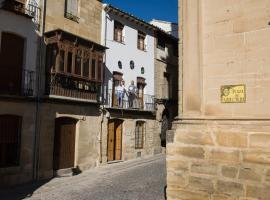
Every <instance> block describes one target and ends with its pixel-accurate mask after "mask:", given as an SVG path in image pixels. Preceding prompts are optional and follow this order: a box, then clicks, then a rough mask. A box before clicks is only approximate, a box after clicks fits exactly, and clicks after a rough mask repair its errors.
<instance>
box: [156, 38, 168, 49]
mask: <svg viewBox="0 0 270 200" xmlns="http://www.w3.org/2000/svg"><path fill="white" fill-rule="evenodd" d="M165 46H166V43H165V40H164V39H163V38H162V37H159V38H158V39H157V48H159V49H161V50H165Z"/></svg>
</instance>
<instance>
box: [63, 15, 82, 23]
mask: <svg viewBox="0 0 270 200" xmlns="http://www.w3.org/2000/svg"><path fill="white" fill-rule="evenodd" d="M65 18H66V19H69V20H71V21H74V22H77V23H79V20H80V18H79V17H77V16H75V15H72V14H70V13H65Z"/></svg>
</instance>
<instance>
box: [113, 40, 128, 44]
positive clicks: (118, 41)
mask: <svg viewBox="0 0 270 200" xmlns="http://www.w3.org/2000/svg"><path fill="white" fill-rule="evenodd" d="M113 41H114V42H117V43H119V44H123V45H126V43H125V42H124V41H122V42H121V41H117V40H113Z"/></svg>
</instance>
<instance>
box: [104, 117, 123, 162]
mask: <svg viewBox="0 0 270 200" xmlns="http://www.w3.org/2000/svg"><path fill="white" fill-rule="evenodd" d="M110 122H119V125H121V152H120V160H122V157H123V124H124V120H122V119H117V118H115V119H109V120H108V125H107V131H108V134H107V162H113V161H118V160H116V159H115V157H116V140H115V138H116V128H115V126H114V148H113V149H114V152H113V158H114V159H113V160H109V156H108V155H109V123H110Z"/></svg>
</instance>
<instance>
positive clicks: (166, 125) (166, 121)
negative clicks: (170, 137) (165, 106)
mask: <svg viewBox="0 0 270 200" xmlns="http://www.w3.org/2000/svg"><path fill="white" fill-rule="evenodd" d="M169 117H170V115H169V111H168V110H164V112H163V114H162V122H161V134H160V139H161V146H162V147H166V132H167V130H168V129H169V128H170V119H169Z"/></svg>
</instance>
